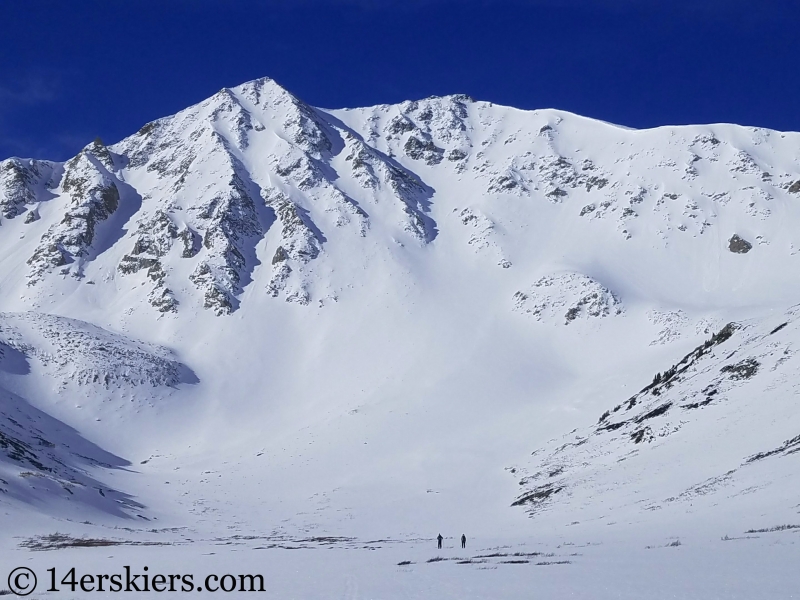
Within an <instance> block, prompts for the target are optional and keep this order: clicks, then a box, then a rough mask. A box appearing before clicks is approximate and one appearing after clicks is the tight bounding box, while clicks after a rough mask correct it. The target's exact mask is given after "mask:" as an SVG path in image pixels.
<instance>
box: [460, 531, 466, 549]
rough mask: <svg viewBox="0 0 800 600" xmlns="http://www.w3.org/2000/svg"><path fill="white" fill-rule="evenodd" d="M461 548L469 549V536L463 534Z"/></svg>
mask: <svg viewBox="0 0 800 600" xmlns="http://www.w3.org/2000/svg"><path fill="white" fill-rule="evenodd" d="M461 547H462V548H466V547H467V536H466V535H464V534H463V533H462V534H461Z"/></svg>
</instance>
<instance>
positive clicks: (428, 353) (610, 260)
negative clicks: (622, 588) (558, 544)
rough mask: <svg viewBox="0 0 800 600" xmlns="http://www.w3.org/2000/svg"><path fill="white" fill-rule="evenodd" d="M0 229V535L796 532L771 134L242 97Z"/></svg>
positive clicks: (67, 172)
mask: <svg viewBox="0 0 800 600" xmlns="http://www.w3.org/2000/svg"><path fill="white" fill-rule="evenodd" d="M0 215H1V216H0V220H1V222H0V257H1V258H0V307H2V310H3V311H5V312H3V313H2V314H0V350H2V360H1V361H0V386H2V388H3V390H4V391H3V392H2V393H1V394H0V397H2V398H3V401H2V404H0V412H2V415H3V417H4V420H2V421H0V509H2V510H3V514H5V515H29V516H28V517H27V518H28V519H33V518H34V517H33V516H31V515H35V516H36V518H37V519H38V518H43V517H42V515H47V518H51V517H53V516H54V517H56V518H59V519H65V518H68V519H71V520H72V521H74V522H76V523H77V522H79V521H84V520H88V521H91V522H92V523H111V524H113V523H116V522H117V520H118V519H119V515H127V516H128V517H131V518H134V519H148V520H152V519H158V520H159V521H160V522H161V523H163V524H164V525H165V526H166V525H176V524H177V525H185V526H191V527H194V528H197V529H198V530H208V531H217V530H225V531H226V532H230V531H231V530H233V531H235V532H245V531H246V530H248V529H250V530H252V529H253V527H256V525H255V524H256V523H258V524H259V525H258V527H263V528H272V527H273V526H277V524H278V523H282V525H281V527H282V528H295V530H298V531H304V532H312V531H313V532H325V533H326V534H336V535H345V536H350V535H354V534H358V535H362V534H363V535H365V536H370V535H377V533H376V532H377V531H384V532H387V531H388V532H394V533H397V532H404V533H408V534H409V535H411V534H412V533H416V534H419V535H422V534H425V535H427V534H430V533H431V532H433V534H435V533H436V530H438V529H439V528H442V529H443V528H445V527H452V528H455V529H460V528H462V527H467V526H469V527H470V528H471V531H484V532H485V531H491V532H493V533H497V532H502V531H509V532H515V533H516V532H519V531H525V530H526V529H525V528H526V527H535V528H536V531H542V529H543V528H545V529H548V530H552V531H561V529H560V528H562V527H564V526H567V525H571V524H572V526H576V525H581V526H585V527H587V528H589V529H587V531H589V530H592V531H593V530H594V529H592V528H597V527H599V526H600V525H605V524H606V523H612V522H613V523H616V522H619V523H623V522H624V523H626V524H632V525H635V524H637V523H646V524H647V526H648V527H656V528H658V527H660V528H662V529H664V530H665V531H666V529H667V528H668V527H669V526H671V524H673V523H676V522H684V521H685V520H688V521H689V522H690V524H693V525H692V526H694V524H697V523H703V524H704V525H705V526H710V525H709V523H713V524H715V525H714V526H719V527H721V528H723V529H724V527H726V526H730V525H731V524H733V523H740V524H747V525H751V524H752V525H753V526H757V525H760V524H766V525H776V524H778V522H783V521H785V520H787V519H792V518H794V517H793V515H795V514H796V511H797V509H796V501H795V500H794V499H793V498H794V497H796V493H797V490H798V489H800V483H798V481H797V480H796V477H795V476H794V475H793V473H794V472H796V468H794V467H796V464H797V463H796V461H797V456H798V455H797V454H795V450H796V448H797V447H800V446H798V442H797V435H798V434H799V433H800V414H799V413H798V411H797V410H796V409H795V406H796V394H797V389H796V385H795V384H794V383H793V382H794V380H795V379H796V376H797V374H798V366H800V365H798V362H797V360H798V359H797V358H796V356H795V351H794V345H795V344H796V343H798V342H800V333H799V332H800V330H798V324H797V322H796V319H797V317H796V315H797V308H796V306H797V304H798V302H800V278H798V277H797V276H796V273H797V272H798V267H800V255H798V250H799V249H800V134H798V133H781V132H776V131H770V130H766V129H758V128H750V127H740V126H736V125H726V124H719V125H703V126H686V127H660V128H657V129H651V130H644V131H637V130H631V129H626V128H623V127H619V126H615V125H611V124H608V123H604V122H600V121H596V120H592V119H587V118H583V117H579V116H577V115H574V114H570V113H566V112H563V111H558V110H536V111H522V110H517V109H514V108H509V107H504V106H497V105H494V104H492V103H489V102H479V101H475V100H473V99H472V98H469V97H468V96H464V95H455V96H447V97H442V98H438V97H434V98H428V99H425V100H419V101H409V102H404V103H401V104H398V105H381V106H374V107H369V108H359V109H343V110H323V109H319V108H314V107H311V106H309V105H307V104H305V103H304V102H303V101H302V100H300V99H298V98H296V97H295V96H293V95H292V94H291V93H289V92H288V91H286V90H285V89H283V88H282V87H280V86H279V85H278V84H277V83H275V82H274V81H272V80H270V79H259V80H256V81H252V82H249V83H246V84H243V85H241V86H238V87H235V88H232V89H227V88H226V89H223V90H221V91H220V92H219V93H217V94H216V95H214V96H213V97H211V98H209V99H207V100H205V101H203V102H201V103H199V104H197V105H195V106H192V107H190V108H187V109H186V110H184V111H182V112H180V113H178V114H176V115H173V116H170V117H165V118H163V119H159V120H157V121H154V122H152V123H148V124H146V125H144V126H143V127H142V128H141V129H140V130H139V131H138V132H136V133H135V134H133V135H131V136H130V137H128V138H126V139H124V140H122V141H120V142H118V143H116V144H112V145H108V146H107V145H105V144H104V143H103V142H102V141H100V140H95V141H94V142H93V143H91V144H89V145H88V146H86V147H85V148H84V149H83V150H82V151H81V152H80V153H79V154H78V155H77V156H76V157H74V158H72V159H71V160H69V161H67V162H65V163H58V162H53V161H41V160H31V159H18V158H10V159H8V160H4V161H2V162H0ZM656 373H658V374H659V375H658V376H657V377H656V378H655V379H654V375H655V374H656ZM532 451H533V455H532V456H531V452H532ZM232 489H235V490H236V492H237V493H236V494H235V495H231V494H230V490H232ZM687 503H690V504H691V507H692V508H691V510H687V509H686V507H685V505H686V504H687ZM409 507H413V508H409ZM765 515H769V516H768V517H767V516H765ZM529 516H531V517H533V519H529V518H528V517H529ZM4 518H7V517H4ZM765 520H766V521H769V522H766V523H765ZM772 521H775V522H774V523H773V522H772ZM47 522H48V521H46V520H45V521H44V523H47ZM148 522H149V521H148ZM467 524H468V525H467ZM687 526H688V525H687ZM47 527H48V526H46V525H43V526H42V528H43V529H47ZM51 529H52V527H51Z"/></svg>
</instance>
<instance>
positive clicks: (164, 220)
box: [0, 78, 800, 315]
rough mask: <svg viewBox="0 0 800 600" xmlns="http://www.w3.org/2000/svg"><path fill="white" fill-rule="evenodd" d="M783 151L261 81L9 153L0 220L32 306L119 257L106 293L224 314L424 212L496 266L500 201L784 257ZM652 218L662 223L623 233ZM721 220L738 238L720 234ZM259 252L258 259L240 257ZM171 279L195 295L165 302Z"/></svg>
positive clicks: (717, 131)
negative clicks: (111, 139) (126, 126)
mask: <svg viewBox="0 0 800 600" xmlns="http://www.w3.org/2000/svg"><path fill="white" fill-rule="evenodd" d="M656 142H658V143H656ZM739 146H747V148H744V147H742V148H740V147H739ZM773 146H776V147H775V148H773ZM787 146H789V147H791V148H792V149H797V148H798V147H800V136H798V135H797V134H781V133H778V132H772V131H768V130H764V129H757V128H744V127H738V126H731V125H713V126H684V127H664V128H658V129H653V130H643V131H636V130H626V129H622V128H619V127H617V126H613V125H609V124H605V123H602V122H599V121H593V120H590V119H585V118H583V117H577V116H575V115H571V114H569V113H563V112H561V111H555V110H549V109H548V110H541V111H518V110H516V109H511V108H507V107H498V106H495V105H493V104H491V103H487V102H476V101H474V100H473V99H471V98H469V97H468V96H465V95H451V96H444V97H432V98H427V99H425V100H419V101H406V102H403V103H400V104H397V105H377V106H374V107H369V108H362V109H343V110H330V111H328V110H323V109H316V108H312V107H310V106H309V105H307V104H305V103H303V102H302V101H301V100H299V99H297V98H296V97H295V96H293V95H292V94H291V93H289V92H288V91H286V90H285V89H284V88H282V87H281V86H279V85H278V84H277V83H275V82H274V81H273V80H271V79H269V78H261V79H257V80H254V81H251V82H248V83H245V84H242V85H240V86H236V87H233V88H223V89H222V90H221V91H220V92H218V93H217V94H215V95H214V96H212V97H210V98H208V99H206V100H204V101H202V102H200V103H198V104H196V105H194V106H192V107H189V108H187V109H185V110H183V111H181V112H179V113H177V114H175V115H173V116H170V117H165V118H162V119H158V120H156V121H153V122H151V123H148V124H146V125H145V126H143V127H142V128H141V129H140V130H139V131H138V132H137V133H135V134H133V135H131V136H129V137H127V138H125V139H124V140H122V141H120V142H118V143H116V144H112V145H110V146H105V145H104V144H103V143H102V142H100V141H99V140H96V141H95V142H93V143H92V144H89V145H88V146H86V148H84V149H83V150H82V151H81V153H79V154H78V155H77V156H76V157H75V158H73V159H71V160H69V161H67V162H66V163H63V164H59V163H52V162H47V161H27V162H26V161H21V160H20V159H8V160H5V161H3V162H2V163H0V172H2V173H3V174H4V176H3V180H2V181H3V183H2V185H3V191H4V194H3V203H4V204H3V205H4V206H5V207H6V208H4V213H3V216H4V220H6V222H7V223H8V222H10V221H16V220H17V218H18V217H20V216H23V214H24V213H27V216H23V219H24V220H26V221H29V222H28V223H27V224H29V225H30V224H32V223H34V222H38V221H39V217H40V214H43V215H44V219H43V222H42V223H37V224H36V225H35V227H34V229H36V230H38V232H37V234H38V235H39V237H40V240H39V243H38V244H37V245H36V247H35V249H33V250H32V251H31V252H30V254H29V256H28V257H27V263H28V266H29V269H28V272H27V274H26V280H25V284H26V287H27V288H29V290H28V294H31V293H32V294H33V295H35V294H36V289H37V288H38V287H40V286H46V285H47V283H46V282H45V281H44V280H45V279H51V278H52V277H53V276H55V275H61V276H65V275H69V276H70V277H74V278H76V279H78V280H81V279H91V280H93V281H94V282H95V283H96V284H98V283H99V282H98V281H97V278H98V277H97V275H98V274H99V273H94V274H93V275H92V276H90V275H87V273H86V270H87V269H89V271H93V270H94V269H92V268H91V267H92V266H93V264H92V263H96V262H97V261H98V259H99V258H102V257H103V255H104V254H114V253H115V252H116V253H118V252H119V251H118V250H117V249H118V248H121V247H125V246H127V248H125V254H123V255H122V256H114V257H113V259H112V257H111V256H109V257H108V258H109V260H108V261H100V262H109V263H110V262H115V263H116V265H114V270H113V271H111V269H110V267H111V264H103V265H102V267H100V269H99V270H100V271H102V272H103V275H102V278H103V279H108V278H111V279H114V280H116V281H118V282H120V283H121V282H123V281H126V280H127V281H130V282H134V281H135V282H136V284H137V285H138V284H139V283H140V281H141V278H142V274H143V273H145V272H146V275H145V277H146V278H147V279H149V281H150V282H149V283H148V284H147V285H148V286H149V288H150V289H149V292H148V302H149V303H150V304H151V306H152V307H153V308H154V309H155V311H158V312H174V311H177V310H179V306H180V305H181V304H182V303H186V302H187V301H188V302H189V303H190V304H194V305H196V304H198V303H200V304H202V306H203V307H204V308H206V309H209V310H211V311H212V312H214V313H215V314H217V315H224V314H229V313H231V312H233V311H234V310H236V308H237V307H238V306H239V302H240V300H239V299H240V296H241V294H242V291H243V289H244V288H245V287H246V286H247V285H249V284H250V283H251V281H252V276H253V272H254V270H255V269H259V270H262V271H264V270H266V271H269V276H268V277H264V279H266V280H267V282H266V285H263V289H264V292H265V293H266V294H268V295H270V296H275V297H278V296H281V297H284V298H285V299H287V300H290V301H296V302H300V303H301V304H303V303H308V302H310V301H312V299H314V300H319V299H320V298H324V297H325V296H326V295H329V292H330V290H329V291H327V292H325V293H315V292H314V291H313V288H315V287H317V284H318V283H319V282H317V281H315V277H314V270H315V269H314V267H313V264H312V263H313V262H314V261H315V259H316V258H317V257H318V256H319V255H320V253H321V252H322V253H324V252H325V247H326V245H327V244H329V243H336V241H334V239H333V237H338V235H339V234H337V235H336V236H334V234H333V232H334V231H341V232H346V231H352V232H353V233H355V234H356V235H357V236H359V237H362V238H368V237H370V236H371V235H375V233H373V232H371V230H373V229H374V225H375V223H376V219H377V220H380V221H382V224H383V225H384V228H385V229H386V231H384V232H383V234H384V236H383V237H384V239H383V240H381V241H382V242H384V241H385V240H386V239H387V238H388V239H390V240H394V241H396V242H398V243H404V244H405V243H413V244H422V245H423V246H424V245H426V244H428V243H430V242H433V241H434V240H435V239H436V237H437V235H439V233H440V227H439V223H438V221H437V219H440V218H441V217H440V216H438V214H437V213H439V214H441V213H443V212H444V211H445V206H442V207H441V208H440V209H439V210H434V209H435V206H434V205H439V204H442V205H446V209H447V210H452V209H453V208H455V209H457V210H458V212H459V215H460V218H461V220H462V221H463V224H464V225H465V226H466V228H468V229H472V230H473V231H471V235H470V238H469V242H468V243H469V245H471V246H472V247H473V248H474V249H475V250H476V251H477V252H479V253H480V252H484V253H485V254H493V256H494V258H495V259H496V262H497V264H500V265H502V266H505V267H509V266H511V264H513V263H514V262H515V261H512V260H509V259H508V258H507V257H506V256H505V255H504V251H503V250H502V244H500V243H499V241H498V238H499V236H498V232H499V231H500V230H501V229H502V228H503V223H502V218H501V215H500V214H499V213H500V212H501V211H502V210H503V209H504V208H505V206H504V205H507V200H504V199H510V198H526V199H527V198H529V199H530V202H535V203H540V204H544V203H547V205H556V206H559V207H560V212H563V213H566V212H569V213H570V214H569V215H568V217H567V216H566V215H565V217H564V218H569V219H571V220H574V221H576V222H577V221H588V222H592V223H593V224H594V223H597V222H599V221H606V222H608V221H612V220H613V221H614V224H615V227H614V228H615V229H616V230H617V233H618V234H619V235H620V236H621V237H622V238H623V239H629V238H631V237H633V236H634V235H636V236H638V237H640V238H641V237H642V236H649V237H654V238H656V239H654V240H649V241H651V242H655V243H660V244H662V245H663V246H665V247H666V246H669V245H670V242H669V241H668V240H670V239H671V238H672V237H673V236H675V235H676V233H675V232H676V231H677V232H681V233H686V234H687V235H686V236H685V237H697V236H698V235H702V234H704V233H706V231H707V230H708V229H709V228H711V227H712V226H714V229H715V230H716V233H714V234H713V235H717V236H720V238H723V237H724V239H725V240H728V239H729V238H731V237H732V236H737V237H739V236H740V235H741V236H742V239H745V238H747V243H748V244H751V245H752V244H755V245H756V250H755V252H754V253H753V255H752V256H759V255H760V254H763V250H764V248H763V247H764V246H765V245H767V244H770V243H780V244H781V245H782V246H783V247H784V249H788V250H789V251H790V252H794V248H795V246H796V243H795V242H793V241H788V243H787V240H774V241H773V240H772V239H770V238H771V237H772V236H771V235H765V234H764V233H763V232H762V231H760V227H759V226H760V223H759V221H769V220H771V217H770V215H771V214H772V213H773V211H775V210H777V211H779V213H781V214H782V213H784V211H789V212H790V213H793V207H792V206H785V204H786V203H788V202H791V199H792V198H793V197H794V196H795V195H796V194H797V193H798V191H800V189H798V188H800V185H798V182H800V168H799V167H798V165H797V162H796V161H795V160H793V159H792V158H791V155H789V156H786V154H787V153H786V152H778V150H783V149H784V147H787ZM659 152H661V153H662V154H663V156H659ZM754 154H755V155H756V157H757V158H756V157H754V156H753V155H754ZM759 154H763V156H759ZM793 154H794V156H796V153H793ZM787 158H789V159H790V160H788V161H787V160H786V159H787ZM609 159H610V160H609ZM781 162H782V163H783V164H779V163H781ZM606 163H608V164H606ZM773 163H778V164H773ZM620 165H623V166H622V168H620ZM698 169H699V170H698ZM62 171H63V173H62ZM614 171H616V172H614ZM659 171H660V172H659ZM48 176H49V180H48V182H47V183H46V184H43V183H42V182H43V181H44V180H45V179H47V177H48ZM670 180H671V181H670ZM451 183H452V184H455V185H450V184H451ZM449 187H452V188H454V190H453V191H451V190H449V189H448V188H449ZM465 189H466V193H464V190H465ZM454 194H458V195H464V196H467V197H465V198H464V201H463V202H459V203H457V206H454V207H453V208H451V206H450V205H451V204H452V202H451V201H450V200H449V199H448V198H446V196H452V195H454ZM736 195H738V197H739V198H741V200H740V201H738V202H736V201H735V202H733V205H738V206H736V208H735V209H734V208H733V206H728V205H729V204H730V201H731V198H732V197H734V196H736ZM118 205H119V206H118ZM50 207H53V208H52V209H50ZM46 209H50V210H46ZM118 209H119V211H120V212H121V213H125V221H124V223H121V224H118V225H117V226H116V231H114V232H107V235H111V236H121V237H116V238H115V239H113V238H112V239H108V240H106V241H104V242H100V240H98V239H96V231H95V230H97V232H98V235H99V233H100V232H102V231H104V230H110V229H112V227H114V226H112V225H111V224H110V222H109V219H111V217H112V216H113V215H114V213H115V212H116V211H117V210H118ZM650 211H652V212H653V213H661V214H660V215H659V221H663V223H652V222H650V223H647V224H646V226H645V227H644V228H642V227H640V226H638V223H637V222H642V221H643V219H642V218H641V217H642V216H643V215H641V214H640V213H644V212H650ZM538 212H539V213H542V212H544V213H552V210H549V208H544V209H540V210H539V211H538ZM737 212H738V213H741V212H743V213H744V214H742V215H740V214H735V217H734V219H733V220H736V221H743V223H742V225H738V223H737V225H736V226H731V225H727V224H724V223H723V224H722V225H720V224H718V223H719V221H720V219H721V218H722V219H723V221H724V220H727V219H725V218H724V217H726V216H727V215H724V216H723V213H737ZM493 213H495V214H493ZM525 216H526V217H528V218H531V215H530V213H529V214H528V215H525ZM542 216H544V215H541V214H536V215H535V217H537V218H541V217H542ZM548 218H549V217H548ZM559 218H560V217H559ZM773 218H774V217H773ZM779 218H783V216H780V217H779ZM792 218H795V215H794V214H792ZM117 220H120V218H119V217H118V218H117ZM745 223H746V224H745ZM726 225H727V226H726ZM574 227H576V228H577V227H581V225H577V224H576V225H575V226H574ZM27 229H28V230H30V229H31V228H27ZM595 229H600V227H598V226H596V227H595ZM641 229H644V230H645V231H644V232H640V231H637V230H641ZM720 229H725V231H720ZM740 229H741V231H740ZM42 230H44V231H42ZM647 230H649V231H647ZM25 233H27V231H26V232H25ZM31 233H32V232H31ZM590 235H597V232H592V233H590ZM605 235H606V232H603V234H602V236H601V237H605ZM612 235H613V234H612ZM677 235H680V234H677ZM101 237H102V236H101ZM329 238H330V241H329ZM263 242H266V246H268V247H269V249H270V250H269V252H270V255H269V260H262V259H261V258H257V257H256V254H257V252H256V247H257V246H258V244H259V243H263ZM634 243H635V242H634ZM676 243H680V242H677V241H676ZM721 243H723V240H722V239H720V240H719V244H721ZM689 245H694V244H693V243H692V242H690V243H689ZM98 246H99V247H98ZM174 246H175V247H178V248H179V249H178V250H174V251H173V247H174ZM667 252H670V250H669V249H668V250H667ZM264 258H267V257H264ZM179 259H182V260H184V261H190V262H191V263H192V268H191V270H190V272H189V273H188V275H186V276H182V277H181V278H178V277H177V276H176V274H175V273H174V271H175V270H176V269H174V268H173V267H172V263H174V262H179ZM98 266H100V265H99V264H98ZM180 270H185V269H180ZM542 275H547V274H546V273H543V274H542ZM184 277H185V278H184ZM187 280H188V281H189V282H191V284H192V287H193V288H194V290H195V291H194V292H191V293H190V295H189V296H186V295H184V294H180V293H178V294H177V295H176V292H175V289H176V288H183V287H184V286H185V283H186V281H187ZM117 285H119V284H117ZM341 285H343V282H338V286H337V285H336V284H334V285H333V286H332V287H334V288H336V287H341ZM22 294H23V295H26V292H25V291H23V292H22Z"/></svg>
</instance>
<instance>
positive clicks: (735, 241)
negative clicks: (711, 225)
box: [728, 233, 753, 254]
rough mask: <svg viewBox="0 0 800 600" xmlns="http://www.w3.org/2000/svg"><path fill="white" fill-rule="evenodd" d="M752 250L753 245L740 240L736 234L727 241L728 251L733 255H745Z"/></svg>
mask: <svg viewBox="0 0 800 600" xmlns="http://www.w3.org/2000/svg"><path fill="white" fill-rule="evenodd" d="M752 249H753V244H751V243H750V242H748V241H747V240H745V239H742V238H740V237H739V236H738V235H737V234H735V233H734V234H733V237H732V238H731V239H730V240H728V250H730V251H731V252H733V253H735V254H747V253H748V252H750V250H752Z"/></svg>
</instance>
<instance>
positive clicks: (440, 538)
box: [436, 533, 444, 550]
mask: <svg viewBox="0 0 800 600" xmlns="http://www.w3.org/2000/svg"><path fill="white" fill-rule="evenodd" d="M436 539H437V540H438V542H439V550H441V549H442V540H443V539H444V538H443V537H442V534H441V533H440V534H439V536H438V537H437V538H436Z"/></svg>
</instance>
